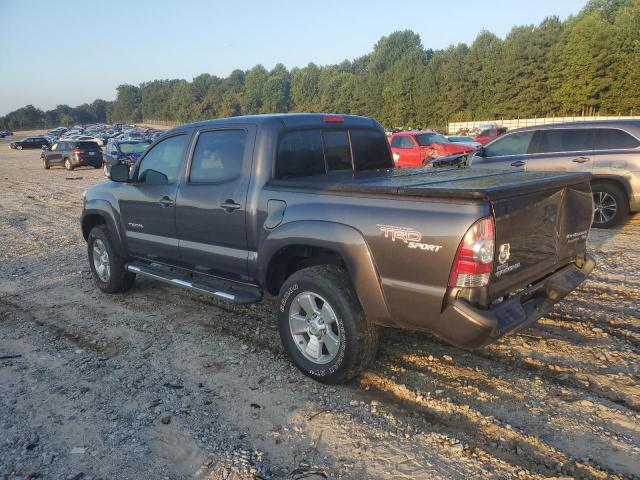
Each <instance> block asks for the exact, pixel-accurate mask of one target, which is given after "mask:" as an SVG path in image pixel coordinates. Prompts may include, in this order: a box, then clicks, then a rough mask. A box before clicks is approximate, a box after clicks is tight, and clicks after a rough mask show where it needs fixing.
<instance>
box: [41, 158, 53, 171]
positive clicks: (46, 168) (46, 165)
mask: <svg viewBox="0 0 640 480" xmlns="http://www.w3.org/2000/svg"><path fill="white" fill-rule="evenodd" d="M42 163H44V169H45V170H49V168H51V165H49V162H47V161H46V160H42Z"/></svg>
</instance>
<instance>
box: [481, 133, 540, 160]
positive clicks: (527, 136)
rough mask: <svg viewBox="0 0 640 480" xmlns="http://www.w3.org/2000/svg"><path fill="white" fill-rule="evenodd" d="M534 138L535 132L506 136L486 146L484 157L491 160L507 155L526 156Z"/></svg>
mask: <svg viewBox="0 0 640 480" xmlns="http://www.w3.org/2000/svg"><path fill="white" fill-rule="evenodd" d="M532 138H533V131H531V132H517V133H512V134H510V135H505V136H504V137H500V138H498V139H497V140H495V141H494V142H493V143H491V144H490V145H488V146H486V147H485V148H484V156H485V157H488V158H491V157H502V156H506V155H524V154H525V153H527V151H528V150H529V144H530V143H531V139H532Z"/></svg>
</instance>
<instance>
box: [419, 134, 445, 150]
mask: <svg viewBox="0 0 640 480" xmlns="http://www.w3.org/2000/svg"><path fill="white" fill-rule="evenodd" d="M416 140H417V141H418V145H420V146H421V147H426V146H428V145H431V144H432V143H449V140H447V138H446V137H445V136H444V135H440V134H439V133H421V134H420V135H416Z"/></svg>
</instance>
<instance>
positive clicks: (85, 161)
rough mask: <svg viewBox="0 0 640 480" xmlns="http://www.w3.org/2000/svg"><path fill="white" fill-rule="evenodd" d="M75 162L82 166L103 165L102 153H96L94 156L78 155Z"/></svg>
mask: <svg viewBox="0 0 640 480" xmlns="http://www.w3.org/2000/svg"><path fill="white" fill-rule="evenodd" d="M73 164H74V165H75V166H81V167H98V166H100V167H101V166H102V155H96V156H93V157H76V158H75V159H74V162H73Z"/></svg>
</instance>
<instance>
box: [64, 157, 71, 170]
mask: <svg viewBox="0 0 640 480" xmlns="http://www.w3.org/2000/svg"><path fill="white" fill-rule="evenodd" d="M64 168H66V169H67V170H71V160H69V159H68V158H67V159H66V160H65V161H64Z"/></svg>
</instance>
